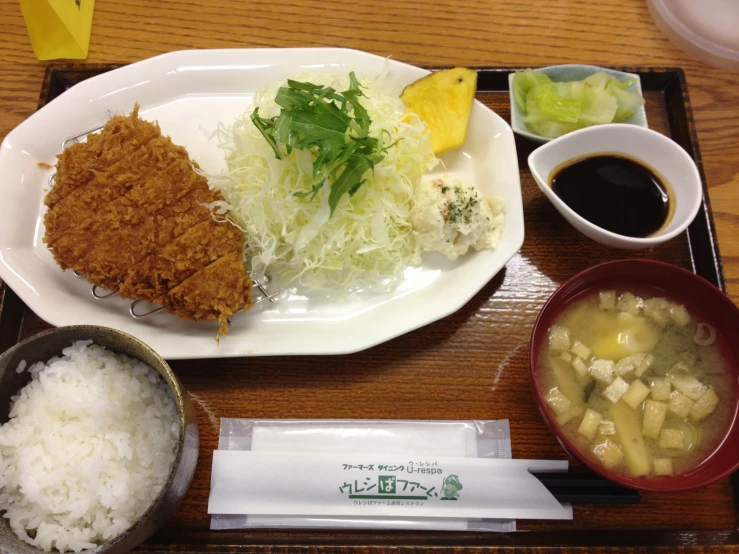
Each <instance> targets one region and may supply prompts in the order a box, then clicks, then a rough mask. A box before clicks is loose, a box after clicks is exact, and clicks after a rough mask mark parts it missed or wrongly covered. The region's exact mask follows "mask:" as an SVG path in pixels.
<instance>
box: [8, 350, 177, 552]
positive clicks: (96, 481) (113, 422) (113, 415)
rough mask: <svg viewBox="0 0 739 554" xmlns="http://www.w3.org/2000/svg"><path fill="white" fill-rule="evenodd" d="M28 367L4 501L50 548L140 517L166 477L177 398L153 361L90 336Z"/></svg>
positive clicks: (19, 527) (104, 534)
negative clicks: (152, 365) (59, 354)
mask: <svg viewBox="0 0 739 554" xmlns="http://www.w3.org/2000/svg"><path fill="white" fill-rule="evenodd" d="M21 365H22V366H25V362H22V364H21ZM22 369H23V368H21V370H22ZM28 371H30V372H31V374H32V375H33V380H32V381H31V382H30V383H29V384H28V385H26V386H25V387H24V388H23V389H22V390H21V391H20V392H19V393H18V395H16V396H15V397H13V404H12V407H11V411H10V421H8V422H7V423H6V424H5V425H3V426H2V427H0V510H4V511H5V514H4V517H5V518H7V519H8V520H9V521H10V526H11V527H12V529H13V531H15V533H17V534H18V536H19V537H21V538H22V539H23V540H24V541H26V542H28V543H29V544H32V545H34V546H36V547H39V548H42V549H43V550H46V551H50V550H51V549H53V548H55V549H57V550H59V551H62V552H64V551H68V550H73V551H75V552H79V551H80V550H84V549H87V548H95V547H96V546H98V545H99V544H101V543H103V542H105V541H107V540H109V539H111V538H113V537H115V536H117V535H119V534H121V533H122V532H123V531H125V530H126V529H128V528H129V527H130V526H131V525H132V524H134V523H135V522H136V520H137V519H138V518H139V517H140V516H141V515H142V514H143V513H144V512H145V511H146V509H147V508H148V507H149V506H150V505H151V503H152V501H153V500H154V499H155V498H156V496H157V495H158V494H159V491H160V490H161V488H162V486H163V485H164V483H165V482H166V480H167V476H168V475H169V471H170V468H171V466H172V462H173V460H174V449H175V444H176V442H177V435H178V423H177V408H176V406H175V403H174V400H173V398H172V396H171V393H170V391H169V388H168V387H167V384H166V382H165V381H164V380H163V379H162V378H161V376H160V375H159V374H158V373H156V372H155V371H154V370H153V369H151V368H150V367H148V366H147V365H146V364H144V363H143V362H141V361H139V360H135V359H132V358H129V357H127V356H122V355H120V354H114V353H113V352H111V351H109V350H106V349H105V348H103V347H101V346H97V345H94V344H92V341H79V342H76V343H74V345H72V346H70V347H68V348H66V349H65V350H64V351H63V357H61V358H53V359H51V360H49V362H48V363H47V364H43V363H41V362H39V363H37V364H34V365H32V366H31V367H30V368H28Z"/></svg>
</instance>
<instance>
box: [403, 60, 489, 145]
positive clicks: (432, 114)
mask: <svg viewBox="0 0 739 554" xmlns="http://www.w3.org/2000/svg"><path fill="white" fill-rule="evenodd" d="M476 90H477V71H474V70H472V69H466V68H464V67H455V68H454V69H446V70H443V71H437V72H435V73H432V74H431V75H427V76H426V77H424V78H422V79H419V80H418V81H416V82H415V83H413V84H410V85H408V86H407V87H405V90H403V94H401V95H400V98H401V100H403V102H405V105H406V106H408V109H409V110H411V111H412V112H415V113H416V114H418V117H420V118H421V120H422V121H424V122H425V123H426V125H428V128H429V130H430V131H431V149H432V150H433V151H434V154H436V155H439V154H443V153H444V152H448V151H449V150H454V149H455V148H459V147H460V146H462V145H463V144H464V141H465V138H466V137H467V125H468V123H469V120H470V112H471V111H472V103H473V101H474V100H475V91H476Z"/></svg>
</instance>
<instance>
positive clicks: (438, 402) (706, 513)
mask: <svg viewBox="0 0 739 554" xmlns="http://www.w3.org/2000/svg"><path fill="white" fill-rule="evenodd" d="M114 67H115V66H110V65H105V66H93V65H75V66H51V67H49V68H48V70H47V72H46V76H45V79H44V84H43V88H42V91H41V98H40V100H39V106H42V105H43V104H45V103H46V102H48V101H50V100H52V99H53V98H55V97H56V96H58V95H59V94H61V93H62V92H64V90H66V89H67V88H69V87H71V86H73V85H74V84H76V83H78V82H80V81H82V80H84V79H87V78H89V77H92V76H94V75H96V74H99V73H102V72H104V71H108V70H110V69H112V68H114ZM625 70H626V71H630V72H633V73H638V74H639V75H640V76H641V79H642V88H643V89H644V91H645V93H644V95H645V98H646V101H647V106H646V107H647V116H648V119H649V124H650V127H651V128H653V129H655V130H657V131H660V132H662V133H664V134H666V135H668V136H671V137H672V138H673V139H674V140H675V141H677V142H678V143H679V144H680V145H681V146H683V147H684V148H685V149H686V150H687V151H688V152H689V153H690V154H691V155H692V156H693V157H694V159H695V160H696V162H697V163H698V167H699V168H701V162H700V154H699V151H698V142H697V138H696V133H695V127H694V124H693V118H692V113H691V108H690V100H689V98H688V93H687V87H686V83H685V77H684V75H683V72H682V71H681V70H680V69H674V68H626V69H625ZM479 71H480V73H479V83H478V94H477V97H478V99H480V100H481V101H482V102H484V103H485V104H486V105H488V106H489V107H491V108H492V109H493V110H495V111H496V112H497V113H499V114H500V115H502V116H503V117H505V118H508V117H509V102H508V92H507V86H508V85H507V74H508V73H509V72H510V71H511V69H487V68H481V69H480V70H479ZM517 147H518V154H519V165H520V168H521V185H522V188H523V200H524V211H525V218H526V240H525V241H524V245H523V248H522V249H521V252H520V253H519V254H517V255H516V256H514V257H513V259H512V260H511V261H510V262H509V263H508V265H507V267H506V268H505V269H504V270H503V271H501V272H500V273H499V274H498V275H497V276H496V277H495V278H493V279H492V280H491V281H490V282H489V283H488V285H487V286H485V287H484V289H483V290H482V291H480V293H478V294H477V295H476V296H475V297H474V298H473V299H472V300H471V301H470V302H469V303H468V304H467V305H466V306H464V307H463V308H462V309H461V310H459V311H458V312H457V313H455V314H453V315H451V316H449V317H447V318H445V319H443V320H441V321H438V322H436V323H433V324H431V325H428V326H426V327H423V328H421V329H419V330H417V331H413V332H411V333H408V334H406V335H403V336H401V337H399V338H396V339H394V340H392V341H390V342H387V343H385V344H382V345H380V346H377V347H375V348H372V349H370V350H367V351H364V352H360V353H358V354H353V355H347V356H333V357H327V356H313V357H278V358H248V359H239V358H235V359H223V360H217V359H216V360H199V361H190V360H185V361H175V362H172V364H171V365H172V367H173V369H174V370H175V371H176V372H177V374H178V375H179V377H180V378H181V380H182V382H183V383H184V385H185V387H186V388H187V389H188V391H189V392H190V395H191V397H192V400H193V403H194V404H195V406H196V408H197V411H198V419H199V424H200V441H201V450H200V460H199V464H198V468H197V470H196V474H195V479H194V482H193V485H192V488H191V489H190V491H189V493H188V495H187V497H186V499H185V501H184V503H183V505H182V507H181V508H180V510H179V511H178V512H177V514H176V515H175V516H174V517H173V518H172V520H171V521H170V522H169V524H168V525H167V526H166V527H165V528H164V529H162V530H161V531H160V532H159V533H157V534H156V535H155V536H154V537H152V538H151V539H150V540H149V541H148V542H147V543H146V544H144V545H142V546H141V547H140V548H139V550H141V551H150V552H158V551H169V552H172V551H186V552H234V551H246V550H249V551H251V550H258V551H263V552H293V551H297V550H301V551H310V552H313V551H320V552H328V551H338V550H341V551H346V552H348V551H357V552H370V551H372V552H385V551H388V552H389V551H391V550H397V549H400V550H406V551H414V552H415V551H429V552H430V551H431V550H432V548H439V547H448V548H452V547H455V548H459V547H470V549H471V550H478V549H481V548H483V547H485V549H486V550H488V551H496V550H499V549H500V550H501V551H502V550H506V551H508V549H509V548H512V549H513V550H515V551H529V549H528V548H526V547H532V548H531V550H530V551H536V552H549V551H562V552H581V551H595V550H596V549H595V548H594V547H609V548H598V549H597V551H598V552H612V551H628V552H636V551H650V552H651V551H656V550H660V551H664V552H674V551H676V547H678V546H679V547H681V549H680V550H681V551H683V552H708V551H713V550H714V549H718V548H720V549H721V551H726V550H727V549H730V550H731V551H735V552H739V532H738V531H737V525H738V519H737V518H738V515H739V514H738V512H737V504H736V503H737V501H739V492H738V491H739V486H738V485H739V480H738V479H737V478H736V476H734V478H732V479H724V480H722V481H720V482H718V483H715V484H714V485H711V486H709V487H706V488H704V489H701V490H698V491H693V492H687V493H680V494H675V495H669V494H654V493H644V494H643V499H642V502H641V504H639V505H627V506H576V507H575V518H574V520H573V521H571V522H528V521H521V522H519V524H518V528H519V530H520V531H521V532H517V533H511V534H483V533H456V532H448V533H442V532H405V531H398V532H376V531H352V532H343V531H338V532H337V531H312V530H306V531H274V530H270V531H251V532H235V531H218V532H211V531H210V529H209V524H210V517H209V516H208V515H207V513H206V507H207V500H208V492H209V484H210V465H211V458H212V451H213V450H214V449H215V448H217V445H218V429H219V419H220V418H221V417H248V418H383V419H502V418H507V419H509V420H510V424H511V433H512V443H513V455H514V456H515V457H517V458H548V459H562V458H565V457H566V456H567V455H566V453H565V452H564V451H563V450H562V448H561V447H560V446H559V444H558V443H557V441H556V439H555V438H554V436H553V435H552V434H551V433H550V432H549V431H548V429H547V427H546V426H545V424H544V422H543V421H542V419H541V417H540V415H539V413H538V411H537V408H536V405H535V404H534V400H533V396H532V394H531V388H530V384H529V372H528V340H529V333H530V329H531V326H532V324H533V322H534V319H535V317H536V315H537V313H538V311H539V309H540V308H541V306H542V305H543V304H544V302H545V301H546V299H547V298H548V297H549V296H550V294H551V293H552V292H553V291H554V290H555V289H556V287H557V286H558V285H559V284H560V283H562V282H563V281H565V280H567V279H568V278H569V277H571V276H572V275H574V274H575V273H577V272H578V271H581V270H583V269H585V268H587V267H589V266H591V265H594V264H597V263H600V262H604V261H608V260H614V259H621V258H627V257H639V258H648V259H657V260H665V261H669V262H671V263H674V264H676V265H680V266H682V267H686V268H690V269H692V270H693V271H695V272H696V273H698V274H699V275H701V276H703V277H705V278H706V279H708V280H709V281H711V282H712V283H714V284H715V285H717V286H719V287H720V288H722V289H724V279H723V273H722V269H721V262H720V257H719V253H718V247H717V244H716V238H715V234H714V228H713V222H712V219H711V211H710V206H709V204H708V198H707V195H705V194H704V203H703V205H702V207H701V211H700V212H699V214H698V217H697V218H696V220H695V221H694V222H693V224H692V225H691V226H690V228H689V230H688V231H687V232H686V233H684V234H682V235H681V236H680V237H678V238H676V239H674V240H672V241H670V242H669V243H667V244H664V245H662V246H660V247H658V248H655V249H652V250H646V251H638V252H633V253H632V252H625V251H618V250H612V249H609V248H606V247H604V246H601V245H599V244H596V243H594V242H592V241H590V240H588V239H586V238H585V237H583V236H582V235H580V234H579V233H578V232H577V231H575V230H574V229H573V228H572V227H571V226H570V225H569V224H568V223H566V222H565V220H564V219H563V218H562V217H561V216H560V215H559V214H558V213H557V211H556V210H555V209H554V208H553V207H552V206H551V205H550V203H549V202H548V201H547V200H546V198H545V197H544V196H543V195H542V194H541V192H540V191H539V189H538V187H537V186H536V184H535V183H534V180H533V178H532V177H531V174H530V172H529V171H528V169H527V164H526V159H527V157H528V154H529V153H530V152H531V150H532V149H533V148H535V147H536V145H535V144H533V143H530V142H528V141H526V140H520V139H517ZM701 175H703V172H702V168H701ZM704 189H705V178H704ZM0 302H1V304H0V352H2V351H4V350H5V349H7V348H8V347H10V346H11V345H13V344H15V343H16V342H18V341H19V340H22V339H25V338H27V337H29V336H31V335H33V334H35V333H38V332H39V331H42V330H44V329H47V328H49V325H48V324H47V323H45V322H44V321H42V320H41V319H40V318H39V317H38V316H36V315H35V314H34V313H33V312H32V311H31V310H29V309H28V308H27V307H26V306H25V305H24V304H23V303H22V302H21V301H20V300H19V299H18V297H17V296H16V295H15V294H14V293H13V292H12V291H11V290H9V289H8V288H6V287H3V288H2V289H1V290H0ZM70 309H74V307H70ZM226 340H228V338H227V339H226ZM285 340H290V337H285ZM580 470H581V469H580V468H579V467H578V466H577V464H576V463H575V462H574V461H573V471H580ZM658 547H659V548H658Z"/></svg>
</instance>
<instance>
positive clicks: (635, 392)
mask: <svg viewBox="0 0 739 554" xmlns="http://www.w3.org/2000/svg"><path fill="white" fill-rule="evenodd" d="M650 392H651V390H650V389H649V387H648V386H646V385H645V384H644V383H642V382H641V381H640V380H639V379H636V380H635V381H634V382H633V383H631V385H630V386H629V390H627V391H626V392H625V393H624V395H623V396H622V397H621V399H622V400H623V401H624V402H626V403H627V404H628V405H629V406H631V407H632V408H634V409H636V408H637V407H638V406H639V405H640V404H641V403H642V402H644V400H645V399H646V398H647V396H649V393H650Z"/></svg>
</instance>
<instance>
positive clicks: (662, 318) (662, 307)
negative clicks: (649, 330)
mask: <svg viewBox="0 0 739 554" xmlns="http://www.w3.org/2000/svg"><path fill="white" fill-rule="evenodd" d="M669 309H670V304H669V302H667V300H666V299H664V298H650V299H648V300H646V301H645V302H644V315H645V316H647V317H648V318H649V319H651V320H652V321H653V322H655V323H656V324H657V325H659V326H660V327H666V326H667V324H668V323H669V322H670V315H669Z"/></svg>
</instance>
